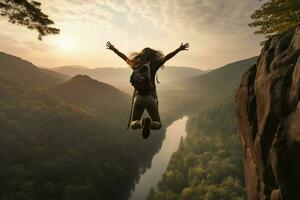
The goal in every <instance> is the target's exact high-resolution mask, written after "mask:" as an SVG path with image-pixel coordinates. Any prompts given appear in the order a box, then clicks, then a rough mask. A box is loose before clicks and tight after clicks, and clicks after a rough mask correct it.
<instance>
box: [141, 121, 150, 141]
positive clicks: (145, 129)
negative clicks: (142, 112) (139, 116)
mask: <svg viewBox="0 0 300 200" xmlns="http://www.w3.org/2000/svg"><path fill="white" fill-rule="evenodd" d="M142 124H143V138H144V139H147V138H148V137H149V135H150V129H151V119H150V118H149V117H147V118H145V119H143V122H142Z"/></svg>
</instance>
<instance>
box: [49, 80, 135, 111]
mask: <svg viewBox="0 0 300 200" xmlns="http://www.w3.org/2000/svg"><path fill="white" fill-rule="evenodd" d="M50 92H51V93H52V94H53V95H54V96H56V97H57V98H59V99H61V100H63V101H65V102H67V103H69V104H72V105H76V106H78V107H80V108H82V109H84V110H86V111H88V112H90V113H94V114H97V115H100V116H103V117H113V116H116V115H122V114H123V113H124V112H125V113H126V116H127V115H128V112H129V109H130V108H129V106H130V100H131V97H130V96H129V95H128V94H126V93H124V92H122V91H120V90H119V89H117V88H115V87H113V86H111V85H109V84H107V83H103V82H99V81H97V80H94V79H91V78H90V77H89V76H87V75H76V76H75V77H73V78H72V79H71V80H69V81H67V82H64V83H62V84H59V85H57V86H55V87H53V88H51V89H50Z"/></svg>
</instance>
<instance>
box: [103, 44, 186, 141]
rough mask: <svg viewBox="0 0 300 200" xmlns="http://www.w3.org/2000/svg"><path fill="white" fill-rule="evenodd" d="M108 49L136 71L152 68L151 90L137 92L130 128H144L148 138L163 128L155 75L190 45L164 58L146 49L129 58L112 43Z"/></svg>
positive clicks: (184, 45) (154, 51)
mask: <svg viewBox="0 0 300 200" xmlns="http://www.w3.org/2000/svg"><path fill="white" fill-rule="evenodd" d="M106 47H107V49H109V50H112V51H113V52H115V53H116V54H117V55H118V56H120V57H121V58H122V59H123V60H124V61H125V62H127V64H128V65H129V66H130V67H131V68H132V69H133V70H135V69H136V68H139V67H140V66H143V65H145V66H148V67H149V68H150V73H149V75H150V78H149V80H150V82H151V86H152V87H151V89H149V90H148V91H147V93H142V92H139V91H137V90H135V93H134V97H133V98H134V101H133V108H132V113H131V119H130V127H131V128H132V129H139V128H143V137H144V138H148V137H149V134H150V129H153V130H158V129H160V128H161V120H160V116H159V112H158V100H157V93H156V86H155V75H156V72H157V70H158V69H159V68H160V67H163V65H164V63H165V62H166V61H168V60H169V59H171V58H172V57H174V56H175V55H176V54H177V53H178V52H180V51H183V50H188V48H189V44H188V43H186V44H183V43H181V45H180V46H179V47H178V48H177V49H176V50H175V51H173V52H171V53H169V54H168V55H166V56H164V55H163V53H162V52H161V51H157V50H154V49H151V48H148V47H147V48H144V49H143V50H142V51H141V52H140V53H134V54H132V55H131V56H130V58H128V57H127V56H126V55H125V54H123V53H121V52H120V51H119V50H118V49H116V48H115V47H114V46H113V45H112V44H111V43H110V42H107V43H106ZM145 109H146V110H147V112H148V114H149V116H150V118H149V117H147V118H145V119H143V120H141V117H142V115H143V112H144V110H145Z"/></svg>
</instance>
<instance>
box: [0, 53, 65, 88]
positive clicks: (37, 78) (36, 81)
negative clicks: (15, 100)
mask: <svg viewBox="0 0 300 200" xmlns="http://www.w3.org/2000/svg"><path fill="white" fill-rule="evenodd" d="M0 79H1V80H5V81H13V82H18V83H19V84H25V85H31V86H35V87H39V88H45V87H51V86H54V85H56V84H59V83H62V82H64V81H66V80H68V79H70V77H69V76H68V75H64V74H61V73H57V72H53V71H50V70H47V69H41V68H38V67H36V66H35V65H33V64H32V63H30V62H28V61H26V60H23V59H21V58H19V57H16V56H13V55H10V54H6V53H3V52H0Z"/></svg>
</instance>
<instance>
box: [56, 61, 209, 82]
mask: <svg viewBox="0 0 300 200" xmlns="http://www.w3.org/2000/svg"><path fill="white" fill-rule="evenodd" d="M50 70H53V71H55V72H59V73H62V74H65V75H68V76H75V75H78V74H81V75H88V76H90V77H92V78H94V79H97V80H99V81H103V82H106V83H110V84H128V83H129V77H130V75H131V73H132V70H131V69H130V68H129V67H128V68H113V67H106V68H105V67H104V68H94V69H90V68H86V67H83V66H76V65H74V66H63V67H56V68H51V69H50ZM203 73H205V72H204V71H202V70H199V69H195V68H191V67H172V66H166V67H165V68H164V69H163V70H162V69H160V70H159V71H158V76H159V81H161V82H162V83H168V82H171V81H175V80H180V79H185V78H187V77H191V76H195V75H200V74H203Z"/></svg>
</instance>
